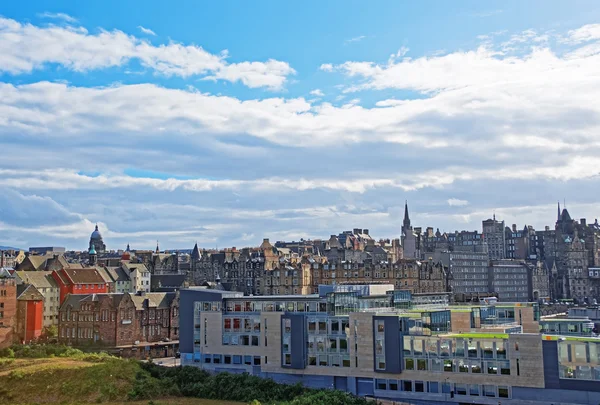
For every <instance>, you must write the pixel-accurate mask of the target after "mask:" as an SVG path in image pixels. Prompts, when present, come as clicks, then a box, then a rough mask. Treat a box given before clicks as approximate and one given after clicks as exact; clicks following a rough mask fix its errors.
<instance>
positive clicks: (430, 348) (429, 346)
mask: <svg viewBox="0 0 600 405" xmlns="http://www.w3.org/2000/svg"><path fill="white" fill-rule="evenodd" d="M438 343H439V340H438V339H433V338H430V339H427V340H426V341H425V345H426V346H425V349H426V351H427V356H428V357H438V355H439V353H438Z"/></svg>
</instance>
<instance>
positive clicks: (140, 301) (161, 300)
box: [131, 292, 175, 310]
mask: <svg viewBox="0 0 600 405" xmlns="http://www.w3.org/2000/svg"><path fill="white" fill-rule="evenodd" d="M174 298H175V293H174V292H162V293H160V292H157V293H144V295H137V294H131V300H132V301H133V303H134V304H135V308H136V309H138V310H141V309H144V305H146V306H147V307H148V308H169V307H170V306H171V302H173V299H174Z"/></svg>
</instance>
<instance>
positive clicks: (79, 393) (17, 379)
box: [0, 357, 239, 405]
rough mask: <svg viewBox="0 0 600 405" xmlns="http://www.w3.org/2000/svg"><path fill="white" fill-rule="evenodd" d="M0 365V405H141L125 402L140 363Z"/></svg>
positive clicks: (167, 403)
mask: <svg viewBox="0 0 600 405" xmlns="http://www.w3.org/2000/svg"><path fill="white" fill-rule="evenodd" d="M1 363H2V364H0V404H2V405H4V404H6V405H8V404H11V405H16V404H20V405H21V404H22V405H25V404H51V405H54V404H56V405H58V404H61V405H67V404H86V403H110V404H114V405H116V404H125V403H127V404H144V405H147V404H148V403H149V401H148V400H145V401H133V402H132V401H127V399H128V393H129V392H130V391H131V390H132V388H133V385H134V383H135V379H136V374H137V373H138V372H140V371H141V367H140V363H138V362H136V361H132V360H122V359H114V358H107V359H104V360H103V361H102V362H96V361H95V360H92V361H89V360H84V359H76V358H59V357H56V358H45V359H14V360H12V361H9V360H6V359H4V360H3V361H2V362H1ZM152 402H153V403H154V405H171V404H184V405H234V404H237V405H239V403H235V402H224V401H211V400H204V399H197V398H173V399H168V398H167V399H154V400H152Z"/></svg>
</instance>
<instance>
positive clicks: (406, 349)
mask: <svg viewBox="0 0 600 405" xmlns="http://www.w3.org/2000/svg"><path fill="white" fill-rule="evenodd" d="M402 340H403V349H402V351H403V353H404V355H405V356H410V355H412V338H411V337H410V336H403V337H402Z"/></svg>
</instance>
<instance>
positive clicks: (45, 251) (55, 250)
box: [29, 246, 66, 256]
mask: <svg viewBox="0 0 600 405" xmlns="http://www.w3.org/2000/svg"><path fill="white" fill-rule="evenodd" d="M65 250H66V249H65V248H64V247H60V246H40V247H30V248H29V254H32V255H40V256H45V255H52V254H59V255H63V254H64V253H65Z"/></svg>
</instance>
